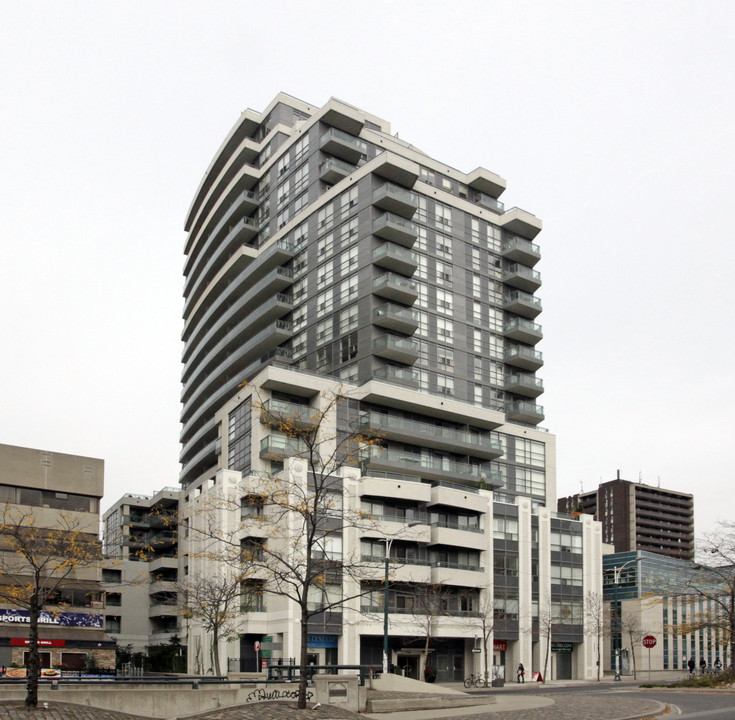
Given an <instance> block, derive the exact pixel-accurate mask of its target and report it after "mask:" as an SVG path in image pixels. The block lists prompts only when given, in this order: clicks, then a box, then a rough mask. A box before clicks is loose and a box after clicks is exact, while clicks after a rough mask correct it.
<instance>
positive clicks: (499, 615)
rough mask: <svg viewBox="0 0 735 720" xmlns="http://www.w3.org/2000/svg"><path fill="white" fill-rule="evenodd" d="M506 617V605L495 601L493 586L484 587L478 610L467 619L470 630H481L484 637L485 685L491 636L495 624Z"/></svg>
mask: <svg viewBox="0 0 735 720" xmlns="http://www.w3.org/2000/svg"><path fill="white" fill-rule="evenodd" d="M504 618H505V609H504V606H502V607H501V604H500V603H497V602H496V601H495V598H494V597H493V593H492V589H491V588H484V589H483V591H482V594H481V596H480V601H479V604H478V607H477V610H476V611H474V612H471V613H470V614H469V615H468V616H467V619H466V623H467V626H468V628H469V629H470V630H473V631H475V632H479V634H480V638H481V639H482V658H483V663H484V666H485V670H484V673H483V676H484V680H485V687H487V685H488V681H489V679H490V664H491V663H490V650H489V645H490V638H492V636H493V632H494V631H495V626H496V625H497V623H498V621H499V620H503V619H504Z"/></svg>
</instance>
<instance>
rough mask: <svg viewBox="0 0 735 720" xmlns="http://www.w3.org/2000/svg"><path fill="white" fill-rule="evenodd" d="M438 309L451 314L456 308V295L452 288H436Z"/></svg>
mask: <svg viewBox="0 0 735 720" xmlns="http://www.w3.org/2000/svg"><path fill="white" fill-rule="evenodd" d="M436 309H437V310H438V311H439V312H440V313H444V314H445V315H451V314H452V312H453V310H454V295H453V294H452V291H451V290H442V289H441V288H437V290H436Z"/></svg>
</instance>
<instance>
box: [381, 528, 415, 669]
mask: <svg viewBox="0 0 735 720" xmlns="http://www.w3.org/2000/svg"><path fill="white" fill-rule="evenodd" d="M416 525H421V523H419V522H410V523H408V525H406V527H407V528H411V527H415V526H416ZM394 540H395V537H392V538H387V537H386V538H381V542H384V543H385V578H384V589H383V673H385V674H387V673H388V590H389V589H390V546H391V545H392V544H393V541H394Z"/></svg>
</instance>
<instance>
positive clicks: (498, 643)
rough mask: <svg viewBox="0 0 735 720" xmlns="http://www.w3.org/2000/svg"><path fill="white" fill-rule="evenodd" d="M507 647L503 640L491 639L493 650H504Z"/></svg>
mask: <svg viewBox="0 0 735 720" xmlns="http://www.w3.org/2000/svg"><path fill="white" fill-rule="evenodd" d="M507 649H508V643H507V642H506V641H505V640H493V650H495V652H505V651H506V650H507Z"/></svg>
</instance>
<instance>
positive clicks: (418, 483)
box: [181, 94, 601, 679]
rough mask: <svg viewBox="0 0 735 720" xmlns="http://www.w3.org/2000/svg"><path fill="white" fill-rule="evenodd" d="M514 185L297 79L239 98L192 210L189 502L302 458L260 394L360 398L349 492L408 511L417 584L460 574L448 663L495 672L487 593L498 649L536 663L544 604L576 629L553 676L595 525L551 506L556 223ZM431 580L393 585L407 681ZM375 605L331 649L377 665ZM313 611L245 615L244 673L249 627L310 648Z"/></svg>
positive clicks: (507, 657) (298, 404)
mask: <svg viewBox="0 0 735 720" xmlns="http://www.w3.org/2000/svg"><path fill="white" fill-rule="evenodd" d="M481 151H482V149H481V148H478V153H480V152H481ZM504 190H505V181H504V180H503V179H502V178H501V177H499V176H497V175H495V174H494V173H492V172H490V171H488V170H485V169H483V168H477V169H476V170H473V171H472V172H470V173H465V172H460V171H459V170H455V169H453V168H451V167H450V166H448V165H446V164H444V163H442V162H440V161H438V160H435V159H434V158H432V157H430V156H429V155H426V154H425V153H423V152H422V151H420V150H418V149H417V148H415V147H414V146H413V145H411V144H410V143H408V142H405V141H404V140H401V139H398V137H397V136H394V135H393V134H392V133H391V130H390V125H389V124H388V123H387V122H386V121H384V120H382V119H380V118H378V117H376V116H374V115H371V114H370V113H367V112H364V111H362V110H359V109H357V108H355V107H353V106H351V105H348V104H346V103H344V102H341V101H339V100H335V99H331V100H330V101H329V102H327V103H326V104H325V105H324V106H323V107H316V106H313V105H309V104H307V103H304V102H301V101H299V100H296V99H295V98H292V97H290V96H287V95H283V94H280V95H278V96H277V97H276V98H275V99H274V100H273V102H272V103H271V104H270V105H269V106H268V107H267V109H266V110H265V111H264V112H262V113H257V112H253V111H251V110H248V111H246V112H244V113H243V114H242V116H241V117H240V119H239V121H238V122H237V123H236V124H235V127H234V128H233V129H232V131H231V132H230V134H229V135H228V136H227V138H226V139H225V141H224V143H223V144H222V146H221V147H220V149H219V151H218V152H217V154H216V155H215V157H214V160H213V161H212V162H211V164H210V166H209V168H208V169H207V171H206V173H205V175H204V178H203V179H202V181H201V183H200V186H199V188H198V190H197V192H196V194H195V196H194V200H193V202H192V204H191V207H190V209H189V212H188V215H187V218H186V230H187V232H188V237H187V241H186V263H185V276H186V280H185V290H184V295H185V303H184V332H183V340H184V343H185V345H184V352H183V374H182V382H183V392H182V403H183V407H182V414H181V420H182V431H181V442H182V450H181V462H182V469H181V483H182V486H183V488H184V492H185V493H187V497H186V502H192V501H193V498H194V497H199V496H201V494H202V493H205V494H206V493H207V492H208V491H210V490H211V488H212V487H213V486H217V487H222V486H223V485H228V484H229V485H230V486H232V487H238V488H241V489H242V493H243V494H244V495H245V494H247V485H248V478H249V477H251V476H253V477H254V476H255V475H258V474H261V475H262V474H263V473H271V474H272V473H278V472H280V471H281V470H282V468H283V467H284V463H285V464H286V466H287V468H288V465H289V462H290V461H289V460H288V457H289V456H291V455H293V454H296V453H295V445H294V443H292V442H290V439H289V438H288V437H286V436H284V435H283V433H282V432H280V431H279V429H278V427H274V426H273V423H269V422H268V421H267V418H264V413H263V412H262V410H263V406H264V405H265V406H267V407H268V408H277V409H278V411H279V412H286V413H288V414H289V415H291V416H299V413H302V415H303V417H307V416H308V414H309V413H310V412H313V410H314V409H316V410H318V409H319V408H320V403H321V402H322V400H321V399H320V398H322V397H323V392H324V390H325V389H328V388H334V387H337V386H339V388H340V392H344V393H345V395H346V396H347V397H348V398H349V402H347V403H346V404H345V405H346V407H345V408H343V409H342V410H340V409H339V408H338V409H337V410H335V411H334V412H335V418H334V423H335V424H336V426H337V427H338V428H339V426H340V424H341V423H343V422H344V421H345V418H348V417H349V419H350V420H355V419H357V421H358V422H359V424H360V426H361V427H366V428H373V429H375V430H377V431H379V433H380V436H381V444H380V447H377V446H371V447H367V448H365V452H364V453H363V455H362V458H361V460H360V462H358V463H354V464H355V466H356V467H354V468H345V470H349V472H345V473H344V478H345V479H344V483H345V499H344V502H345V507H347V505H349V504H352V505H354V506H355V507H357V508H362V509H363V510H364V511H365V512H366V513H370V514H371V516H376V517H377V516H380V517H382V518H383V519H385V520H386V522H390V523H404V524H405V525H407V526H410V527H411V532H410V533H408V535H407V536H406V537H409V536H410V538H411V539H410V541H404V540H398V541H396V542H395V543H393V545H392V549H391V554H393V555H397V557H400V558H401V559H402V560H403V561H405V562H410V563H413V564H415V565H420V566H421V567H423V568H424V576H422V578H421V582H419V583H418V584H421V583H423V584H425V585H432V586H438V585H440V586H442V587H443V588H445V589H446V594H447V598H446V602H445V605H446V613H445V614H444V616H443V617H442V618H440V619H439V620H438V621H437V622H438V626H439V627H438V629H437V630H436V633H435V634H436V639H435V640H434V641H433V642H435V646H434V652H435V653H436V654H435V655H433V656H432V657H433V658H434V660H433V661H432V663H433V664H435V666H436V667H437V669H438V670H439V672H440V677H441V676H442V674H443V675H444V676H445V679H450V676H451V678H454V676H455V675H456V676H457V677H458V678H459V677H463V675H464V674H466V672H467V671H468V670H470V669H477V670H479V669H480V667H479V665H478V667H475V666H474V664H473V663H474V662H476V660H475V659H476V658H477V657H478V655H477V654H473V653H471V650H472V648H473V644H474V642H475V640H474V638H475V636H476V635H477V634H478V631H477V630H476V629H472V628H471V626H470V625H469V624H467V618H468V617H470V616H474V615H476V614H477V612H478V611H479V609H480V607H481V606H482V603H483V600H484V599H486V598H487V599H489V600H490V601H491V602H492V604H493V612H491V616H494V617H495V619H496V620H497V624H496V626H495V634H494V642H495V644H494V648H495V657H494V660H495V661H496V663H497V664H502V663H514V664H517V663H518V662H519V661H523V662H524V664H525V665H526V667H527V668H528V667H529V666H534V665H536V664H537V663H541V658H542V657H543V656H544V654H545V649H546V646H547V645H548V643H549V642H550V639H549V636H548V633H547V634H546V636H545V639H544V632H543V629H542V630H541V631H539V618H540V617H541V618H542V617H544V613H546V616H548V617H551V615H553V617H554V618H555V625H556V626H558V628H557V630H556V631H555V638H556V639H558V640H559V643H558V648H556V649H557V650H558V652H554V653H552V655H553V658H552V661H551V665H553V668H554V670H553V672H554V673H555V674H556V675H558V676H560V677H561V676H569V677H571V676H572V675H574V676H575V677H584V676H587V675H591V674H592V673H593V672H594V669H593V667H592V666H593V660H592V655H591V653H590V652H589V651H588V649H587V650H585V644H584V633H583V629H582V624H583V617H582V614H583V598H584V596H585V592H586V591H588V590H597V589H599V588H600V587H601V584H600V575H599V566H598V565H599V541H600V537H599V525H598V524H596V523H594V522H593V521H592V520H591V518H587V519H583V520H582V521H579V520H576V519H572V518H562V517H558V516H557V514H556V513H553V512H551V510H553V508H554V507H555V503H556V499H555V494H556V482H555V476H554V472H555V457H554V438H553V436H552V435H550V434H549V433H547V432H545V431H542V430H539V429H537V427H536V426H537V425H538V423H539V422H541V421H542V420H543V418H544V412H543V408H542V407H541V406H540V405H539V404H538V398H539V396H540V395H541V393H542V392H543V383H542V381H541V379H540V378H538V377H537V375H536V372H537V371H538V370H539V369H540V368H541V367H542V365H543V359H542V355H541V353H540V352H539V351H538V350H537V349H536V345H537V343H538V342H539V341H540V340H541V339H542V330H541V326H540V325H539V324H538V323H537V319H538V315H539V314H540V312H541V301H540V299H539V298H538V297H537V296H536V294H535V293H536V291H537V290H538V289H539V287H540V286H541V277H540V275H539V273H538V272H537V271H536V270H535V269H534V267H535V266H536V264H537V262H538V261H539V258H540V254H539V248H538V246H537V245H535V244H534V242H533V241H534V239H535V237H536V235H537V234H538V233H539V231H540V230H541V222H540V220H539V219H538V218H536V217H534V216H533V215H532V214H530V213H528V212H526V211H524V210H520V209H518V208H512V209H508V210H506V209H505V208H504V206H503V204H502V202H501V201H500V200H499V199H498V198H499V197H500V196H501V194H502V193H503V191H504ZM244 381H248V385H247V386H245V387H241V384H242V383H243V382H244ZM254 392H255V393H257V398H256V397H255V396H254V395H253V393H254ZM310 408H311V410H310ZM340 413H342V414H340ZM185 504H186V503H185ZM237 520H238V522H239V521H240V518H239V517H238V518H237ZM223 522H224V521H223ZM417 527H419V529H418V530H417V529H416V528H417ZM236 531H237V532H240V530H236V529H235V528H234V526H233V532H236ZM356 544H359V551H360V552H361V555H362V556H363V557H368V558H369V557H380V556H381V553H382V554H384V553H385V548H386V544H387V543H386V542H384V539H383V538H380V537H378V536H376V535H375V533H372V534H371V533H368V532H364V533H362V534H359V533H358V534H357V535H355V536H353V535H352V534H351V535H350V537H346V536H345V537H340V538H335V543H334V547H335V548H340V550H339V552H344V553H345V555H346V554H347V553H348V550H349V551H350V552H353V551H355V549H356V548H355V545H356ZM335 552H338V551H335ZM595 557H596V558H597V560H595ZM381 567H382V565H379V566H378V570H377V571H376V573H377V577H378V578H379V577H380V568H381ZM398 580H399V581H400V577H399V578H398ZM416 584H417V581H416V576H415V575H414V576H412V582H411V583H406V584H405V586H404V585H401V583H400V582H397V584H396V585H395V586H394V588H393V591H392V594H391V596H390V598H389V599H388V604H389V607H390V611H391V613H395V614H396V617H395V618H392V620H391V628H394V629H392V630H391V653H390V654H391V657H390V660H391V663H394V664H398V665H402V666H405V667H407V668H408V670H407V672H409V674H411V673H416V672H417V668H418V661H419V656H420V655H421V653H422V651H421V650H420V643H418V642H417V641H416V638H417V637H418V636H420V635H421V633H420V632H419V631H418V630H417V629H416V628H415V627H412V626H411V623H410V621H409V620H408V619H407V618H409V617H410V612H409V610H410V605H411V603H412V602H413V600H412V599H411V598H412V597H413V595H412V593H414V594H415V587H416ZM261 590H262V592H263V593H265V595H264V597H267V596H268V587H267V583H266V585H265V586H263V587H262V588H261ZM365 598H367V600H366V599H365ZM361 602H362V604H361ZM371 602H375V598H374V597H373V598H372V599H371V596H369V595H366V596H365V597H363V599H362V601H360V600H356V601H355V602H354V604H353V605H350V604H348V605H347V606H346V607H345V608H344V617H339V618H336V619H335V618H332V620H331V621H330V624H329V626H328V627H327V626H326V625H325V626H321V627H318V628H317V627H314V629H313V630H314V632H313V633H312V634H310V635H309V638H310V640H309V648H310V652H313V655H314V661H315V662H317V663H320V662H336V661H340V662H363V663H369V664H374V665H376V666H380V657H381V649H382V642H383V640H382V625H381V624H380V622H379V621H377V620H376V621H374V622H372V621H369V620H365V619H364V618H363V620H361V621H360V622H359V623H357V622H350V621H348V619H347V614H348V613H349V612H350V611H352V610H354V612H355V613H359V612H360V610H363V611H365V610H369V609H370V608H369V607H368V606H369V605H370V603H371ZM380 602H381V603H382V600H380ZM279 603H281V604H280V605H279ZM366 603H367V605H366ZM266 605H267V610H266ZM368 617H369V616H368ZM294 622H295V616H294V615H293V613H292V612H291V610H289V607H288V604H287V603H285V604H284V601H283V598H269V599H268V600H267V602H263V601H262V599H261V601H260V605H259V608H258V609H257V612H256V611H253V610H252V608H251V612H250V613H249V614H248V617H247V619H245V620H244V621H243V623H244V624H243V640H242V643H241V644H240V647H239V657H240V658H241V661H242V664H243V667H248V668H249V667H250V663H251V662H254V658H251V656H252V655H253V651H252V647H253V642H254V640H258V641H261V642H266V643H270V642H272V643H273V647H274V648H278V649H279V651H280V652H281V653H282V655H283V657H293V656H296V655H297V650H298V647H297V645H298V640H297V634H296V633H295V632H294V631H293V623H294ZM524 628H525V630H524ZM203 641H204V640H203V639H202V638H200V639H199V640H197V642H203ZM562 641H563V642H562ZM189 642H190V648H191V647H192V639H191V638H190V640H189ZM544 643H545V644H544ZM274 652H275V651H274ZM190 654H191V653H190ZM227 655H228V657H231V658H232V657H237V656H238V653H237V651H236V649H235V648H233V647H230V648H228V650H227ZM477 662H479V661H477ZM455 679H456V678H455Z"/></svg>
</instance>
